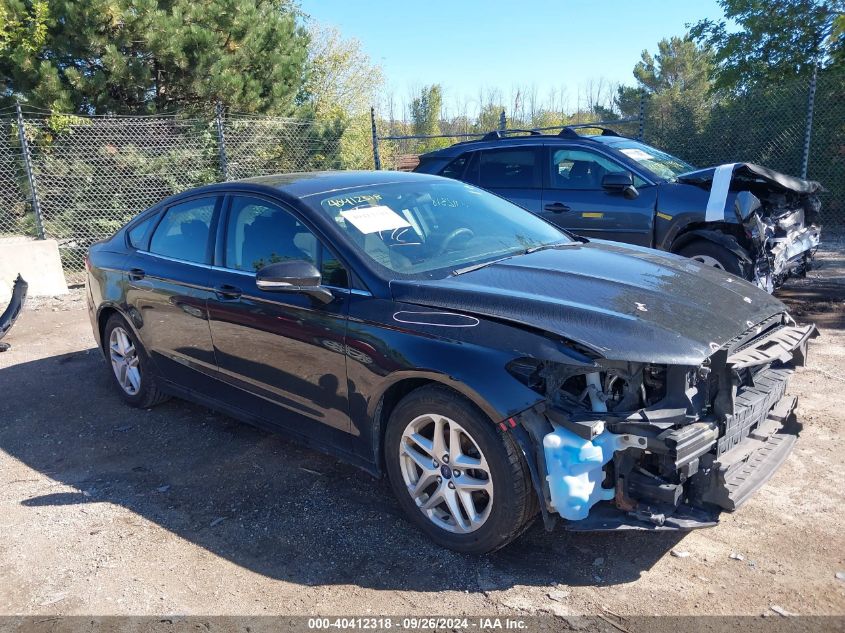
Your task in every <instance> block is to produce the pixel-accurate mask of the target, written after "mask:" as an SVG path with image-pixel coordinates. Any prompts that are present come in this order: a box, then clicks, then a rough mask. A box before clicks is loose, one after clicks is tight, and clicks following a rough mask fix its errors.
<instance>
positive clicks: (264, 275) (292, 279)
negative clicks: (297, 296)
mask: <svg viewBox="0 0 845 633" xmlns="http://www.w3.org/2000/svg"><path fill="white" fill-rule="evenodd" d="M321 283H322V278H321V277H320V271H319V270H317V269H316V268H315V267H314V264H312V263H311V262H306V261H305V260H304V259H291V260H288V261H284V262H277V263H275V264H268V265H267V266H264V267H263V268H261V269H260V270H259V271H258V272H257V273H255V285H256V286H258V287H259V288H260V289H261V290H266V291H268V292H300V293H303V294H307V295H310V296H312V297H314V298H315V299H318V300H320V301H322V302H323V303H329V302H330V301H332V299H334V295H333V294H332V293H331V292H330V291H329V290H328V289H326V288H323V287H322V286H321Z"/></svg>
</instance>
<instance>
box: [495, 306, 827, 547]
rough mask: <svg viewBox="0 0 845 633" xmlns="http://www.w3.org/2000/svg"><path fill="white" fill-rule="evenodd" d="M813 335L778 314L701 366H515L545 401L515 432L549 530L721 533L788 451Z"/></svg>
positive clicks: (525, 416)
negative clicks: (796, 393) (792, 387)
mask: <svg viewBox="0 0 845 633" xmlns="http://www.w3.org/2000/svg"><path fill="white" fill-rule="evenodd" d="M817 335H818V332H817V331H816V328H815V326H813V325H806V326H799V325H796V324H795V323H794V322H793V321H792V320H791V318H790V317H789V316H788V315H787V314H785V313H780V314H777V315H775V316H773V317H771V318H769V319H767V320H766V321H764V322H763V323H759V324H756V325H754V326H753V327H752V328H751V329H749V330H748V331H747V332H745V333H744V334H742V335H741V336H738V337H736V338H735V339H734V340H732V341H730V342H728V343H727V344H726V345H724V346H722V347H721V348H719V349H716V350H714V351H713V354H712V355H711V356H710V357H709V358H707V360H706V361H705V362H704V363H702V364H701V365H699V366H697V367H687V366H671V365H669V366H666V365H649V364H640V363H628V362H613V361H607V360H603V359H597V360H596V368H595V369H596V370H595V371H591V372H589V373H583V369H580V370H579V369H575V368H572V367H563V366H554V365H551V364H547V363H538V362H534V361H533V360H532V359H520V361H518V362H515V363H514V364H512V367H511V368H510V370H511V372H512V373H513V374H514V375H515V376H519V377H521V379H523V380H525V381H527V384H529V385H530V386H532V388H535V389H538V390H543V391H544V392H545V393H546V394H547V399H546V402H545V404H543V405H540V406H538V407H534V408H533V409H531V410H529V411H526V412H524V413H523V414H522V415H521V416H519V418H517V419H516V420H514V422H517V423H518V424H517V425H516V426H515V427H513V428H512V431H513V432H514V433H515V434H516V437H517V440H518V441H520V444H521V445H522V446H523V450H525V451H526V454H527V455H529V462H530V463H531V464H532V465H533V468H534V469H535V471H536V472H535V475H536V476H535V485H538V487H539V488H540V492H541V494H542V498H543V500H544V505H545V507H544V508H543V514H544V519H545V521H546V524H547V526H550V525H552V524H553V523H554V517H555V515H558V516H560V517H562V518H564V519H566V520H567V524H566V527H567V528H568V529H572V530H612V529H626V528H627V529H692V528H697V527H707V526H710V525H714V524H715V523H716V522H717V521H718V516H719V514H720V513H721V512H722V511H733V510H735V509H736V508H738V507H739V506H740V505H741V504H742V503H743V502H745V501H746V500H747V499H748V498H749V497H750V496H751V495H752V494H753V493H754V492H755V491H756V490H757V489H759V487H760V486H762V485H763V484H764V483H765V482H766V481H767V480H768V479H769V478H770V477H771V476H772V474H774V472H775V471H776V470H777V468H778V467H779V466H780V465H781V464H782V463H783V461H784V459H786V457H787V456H788V454H789V452H790V451H791V449H792V447H793V445H794V442H795V439H796V437H797V435H798V431H799V430H800V425H799V424H798V423H797V421H796V420H795V416H794V414H793V410H794V408H795V404H796V399H795V398H794V397H792V396H788V395H787V394H786V390H787V382H788V379H789V376H790V375H791V373H792V372H793V370H794V368H795V367H797V366H801V365H803V364H804V362H805V360H806V356H807V346H808V342H809V340H810V339H811V338H814V337H815V336H817ZM512 426H513V425H512Z"/></svg>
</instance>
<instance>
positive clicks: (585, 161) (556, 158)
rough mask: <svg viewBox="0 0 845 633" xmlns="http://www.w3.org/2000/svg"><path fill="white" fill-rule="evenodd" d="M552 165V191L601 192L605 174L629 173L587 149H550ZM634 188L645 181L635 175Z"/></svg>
mask: <svg viewBox="0 0 845 633" xmlns="http://www.w3.org/2000/svg"><path fill="white" fill-rule="evenodd" d="M551 158H552V165H551V168H552V169H551V177H550V179H549V187H550V188H552V189H580V190H588V191H599V190H601V188H602V186H601V181H602V178H604V176H605V175H606V174H612V173H618V172H626V171H627V172H629V173H630V170H629V169H626V168H625V167H623V166H622V165H620V164H619V163H617V162H615V161H613V160H611V159H609V158H607V157H606V156H603V155H601V154H599V153H598V152H593V151H590V150H587V149H580V148H579V149H557V150H556V149H554V148H553V149H552V151H551ZM631 175H632V176H633V178H634V186H635V187H640V186H642V185H644V184H645V181H644V180H642V179H641V178H639V177H638V176H637V175H636V174H633V173H632V174H631Z"/></svg>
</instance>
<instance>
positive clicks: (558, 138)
mask: <svg viewBox="0 0 845 633" xmlns="http://www.w3.org/2000/svg"><path fill="white" fill-rule="evenodd" d="M549 141H554V142H560V143H572V142H582V143H586V144H593V143H596V144H600V145H603V146H610V147H612V146H613V145H616V144H618V143H621V142H625V141H629V142H630V141H633V142H635V143H639V142H642V141H638V140H637V139H635V138H631V137H628V136H621V135H618V134H615V133H614V134H596V135H592V134H590V135H587V134H578V135H575V134H568V135H561V134H537V133H531V134H523V135H509V136H502V137H501V138H493V139H490V138H481V139H473V140H470V141H461V142H460V143H455V144H454V145H450V146H449V147H444V148H443V149H438V150H434V151H433V152H428V153H426V154H423V155H422V156H420V158H453V157H457V156H459V155H460V154H463V153H464V152H468V151H473V150H476V149H489V148H491V147H507V146H508V145H532V144H536V145H542V144H543V143H548V142H549Z"/></svg>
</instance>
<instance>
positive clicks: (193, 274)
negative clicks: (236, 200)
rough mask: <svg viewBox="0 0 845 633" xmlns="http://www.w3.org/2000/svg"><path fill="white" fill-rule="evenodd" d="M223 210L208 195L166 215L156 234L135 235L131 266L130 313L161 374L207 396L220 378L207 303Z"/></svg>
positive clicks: (155, 220) (157, 219) (161, 217)
mask: <svg viewBox="0 0 845 633" xmlns="http://www.w3.org/2000/svg"><path fill="white" fill-rule="evenodd" d="M221 204H222V197H221V196H213V195H212V196H209V195H205V196H199V197H194V198H190V199H187V200H181V201H179V202H176V203H174V204H172V205H170V206H168V207H167V208H165V209H163V210H162V211H161V212H160V213H159V214H158V215H157V216H153V217H152V219H151V224H153V226H152V227H150V228H152V230H151V231H150V230H148V229H145V228H144V227H143V226H141V227H136V228H138V230H137V231H134V238H133V236H132V235H130V244H131V245H132V246H133V248H132V249H131V254H130V255H129V258H128V260H127V266H126V268H127V271H128V272H127V279H126V301H127V304H128V313H129V316H130V318H131V319H132V321H133V322H134V324H135V326H136V327H137V328H138V332H139V334H140V336H141V340H142V342H143V344H144V347H145V349H146V350H147V352H148V354H149V355H150V357H151V358H152V360H153V362H154V363H155V365H156V369H157V371H158V373H159V374H160V375H161V376H162V377H163V378H165V379H166V380H169V381H172V382H174V383H176V384H178V385H180V386H182V387H185V388H188V389H194V390H198V391H205V392H207V391H208V390H209V389H210V388H211V385H212V384H213V377H214V376H215V375H216V373H217V365H216V361H215V357H214V350H213V348H212V345H211V333H210V331H209V328H208V312H207V310H206V300H207V299H208V297H209V296H210V294H211V289H210V286H209V283H210V280H211V279H210V277H211V255H212V246H213V240H214V231H213V227H214V226H215V223H216V217H217V216H218V215H219V212H220V207H221ZM142 224H146V221H145V222H144V223H142ZM142 229H143V230H142Z"/></svg>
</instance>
